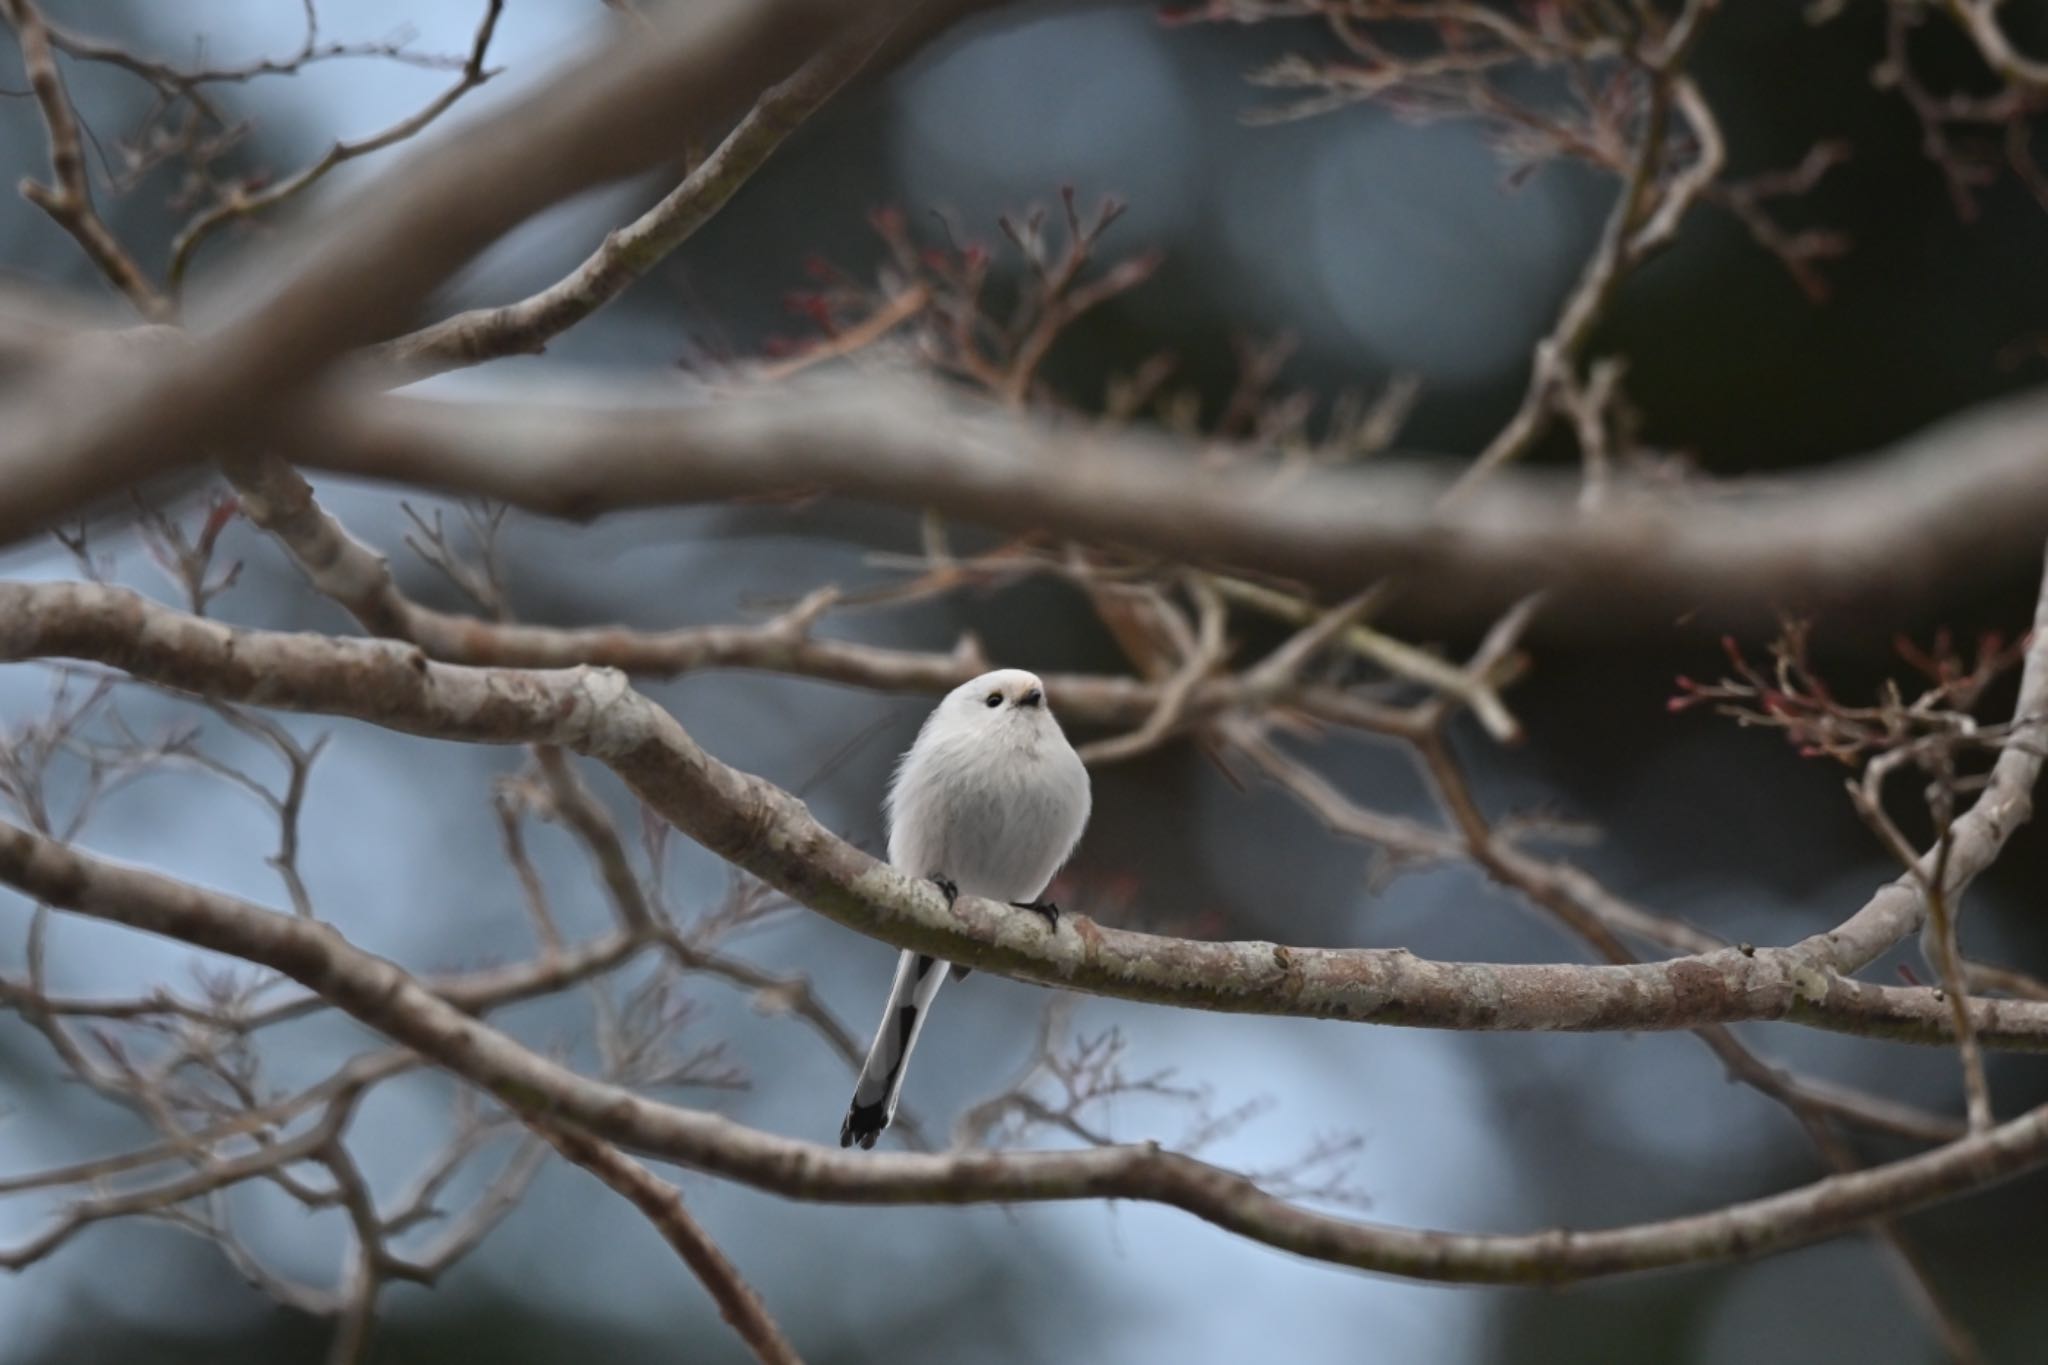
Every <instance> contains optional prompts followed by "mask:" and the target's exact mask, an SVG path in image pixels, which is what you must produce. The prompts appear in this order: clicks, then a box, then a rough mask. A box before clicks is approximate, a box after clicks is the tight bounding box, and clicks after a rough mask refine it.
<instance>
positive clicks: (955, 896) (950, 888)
mask: <svg viewBox="0 0 2048 1365" xmlns="http://www.w3.org/2000/svg"><path fill="white" fill-rule="evenodd" d="M932 885H933V886H936V887H937V888H939V894H940V895H941V896H944V897H945V898H946V908H947V909H948V910H951V909H952V908H953V902H954V901H956V900H959V899H960V888H959V887H958V886H955V885H954V884H953V883H952V882H950V881H948V880H947V879H946V878H944V877H934V878H932Z"/></svg>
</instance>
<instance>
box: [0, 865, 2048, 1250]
mask: <svg viewBox="0 0 2048 1365" xmlns="http://www.w3.org/2000/svg"><path fill="white" fill-rule="evenodd" d="M0 877H4V879H5V880H6V881H7V882H9V883H10V884H12V885H14V886H16V887H17V888H19V889H20V890H22V891H24V892H25V893H27V894H29V895H31V896H35V897H37V898H39V899H42V900H44V901H47V902H48V903H50V904H52V905H55V906H58V907H60V908H63V909H66V910H71V911H74V912H77V913H81V914H86V915H91V916H94V917H96V918H99V919H103V920H108V921H111V922H114V923H119V924H125V925H128V926H129V927H131V928H135V929H140V930H143V931H145V932H149V933H156V934H163V935H165V936H167V937H171V938H175V939H179V940H181V941H183V942H187V943H192V944H195V945H198V946H200V947H205V948H211V949H215V950H217V951H220V952H225V953H230V954H233V955H234V956H237V957H240V958H243V959H245V960H247V961H251V962H256V963H259V964H261V965H264V966H267V967H270V968H272V969H274V970H276V971H279V972H282V973H284V974H285V975H287V976H290V977H292V978H293V979H295V980H297V981H299V982H301V983H302V984H304V985H306V986H307V987H308V988H310V989H312V990H314V991H317V992H319V993H320V994H321V995H322V996H324V997H325V998H326V999H328V1000H330V1001H331V1002H332V1003H333V1004H334V1005H336V1006H337V1007H338V1008H340V1009H342V1010H345V1011H347V1012H348V1013H349V1014H351V1015H353V1016H354V1017H356V1018H357V1019H359V1020H361V1021H362V1022H363V1023H365V1024H367V1025H369V1026H370V1027H372V1028H374V1029H377V1030H378V1031H380V1032H382V1033H384V1034H386V1035H388V1036H389V1037H391V1038H392V1039H394V1040H395V1041H397V1042H399V1043H402V1044H404V1045H405V1046H407V1047H409V1048H412V1049H413V1050H415V1051H417V1052H418V1053H420V1054H421V1055H422V1056H425V1057H427V1058H429V1059H431V1060H432V1061H433V1062H435V1063H436V1064H437V1065H439V1066H441V1067H443V1068H445V1069H447V1070H448V1071H450V1072H452V1073H453V1074H455V1075H457V1076H460V1077H462V1078H464V1079H465V1080H468V1081H470V1082H471V1083H472V1084H475V1085H477V1086H480V1087H482V1088H483V1089H485V1090H487V1091H488V1092H489V1093H491V1094H492V1095H494V1096H496V1097H497V1098H498V1099H499V1100H500V1101H501V1102H503V1103H504V1104H506V1105H507V1106H509V1107H511V1108H513V1109H515V1110H517V1111H518V1112H520V1113H522V1114H525V1115H528V1116H531V1117H533V1118H537V1119H539V1120H541V1121H544V1122H552V1123H567V1124H572V1125H575V1126H576V1127H578V1128H581V1129H583V1130H586V1131H587V1132H589V1133H591V1134H593V1135H595V1136H597V1137H599V1138H602V1139H604V1140H606V1141H608V1142H613V1143H616V1144H618V1145H620V1146H622V1147H626V1148H628V1149H631V1150H634V1151H638V1152H643V1153H647V1154H650V1155H654V1156H659V1157H661V1158H663V1159H666V1160H671V1161H676V1162H680V1163H682V1164H684V1165H687V1166H692V1167H695V1168H697V1169H699V1170H703V1171H707V1172H710V1173H711V1174H714V1175H720V1176H724V1177H726V1178H729V1179H732V1180H736V1181H739V1182H741V1183H743V1184H747V1185H751V1186H754V1187H756V1188H759V1189H764V1190H768V1191H771V1192H773V1193H777V1194H780V1195H784V1196H787V1197H790V1198H797V1199H807V1200H819V1201H829V1202H835V1203H859V1204H908V1203H931V1204H980V1203H1005V1204H1007V1203H1039V1202H1046V1201H1056V1200H1072V1199H1142V1200H1146V1201H1149V1202H1153V1203H1160V1204H1166V1205H1170V1206H1173V1207H1175V1208H1180V1209H1183V1210H1185V1211H1186V1212H1188V1213H1192V1214H1194V1215H1195V1216H1196V1217H1198V1218H1202V1219H1204V1220H1206V1221H1208V1222H1211V1223H1214V1224H1216V1225H1217V1226H1219V1227H1222V1228H1225V1229H1226V1230H1229V1231H1232V1232H1235V1233H1238V1234H1239V1235H1241V1236H1244V1237H1248V1238H1250V1239H1252V1240H1255V1241H1259V1242H1263V1243H1265V1244H1267V1245H1269V1246H1274V1247H1278V1248H1280V1249H1282V1250H1285V1251H1291V1252H1294V1253H1295V1254H1297V1255H1301V1256H1306V1257H1309V1258H1312V1259H1315V1260H1322V1261H1329V1262H1333V1263H1336V1264H1340V1265H1347V1266H1353V1267H1356V1268H1358V1269H1362V1270H1371V1271H1377V1272H1379V1273H1383V1274H1389V1275H1401V1276H1407V1277H1411V1278H1417V1279H1427V1280H1438V1281H1447V1282H1459V1283H1493V1284H1499V1283H1552V1284H1557V1283H1568V1282H1573V1281H1578V1280H1585V1279H1590V1278H1595V1277H1598V1276H1603V1275H1613V1274H1620V1273H1624V1272H1629V1271H1642V1270H1651V1269H1657V1268H1661V1267H1668V1266H1677V1265H1692V1264H1703V1263H1707V1262H1711V1261H1719V1260H1728V1259H1734V1258H1738V1257H1748V1256H1757V1255H1762V1254H1764V1253H1766V1252H1770V1251H1776V1250H1782V1249H1785V1248H1788V1247H1792V1246H1797V1245H1801V1244H1803V1243H1806V1242H1811V1241H1814V1240H1816V1239H1818V1238H1822V1237H1827V1236H1830V1235H1833V1234H1835V1233H1839V1232H1843V1231H1846V1230H1848V1229H1851V1228H1854V1227H1858V1226H1860V1225H1862V1224H1863V1223H1866V1222H1868V1221H1869V1220H1871V1219H1873V1218H1877V1217H1886V1216H1895V1215H1898V1214H1901V1213H1906V1212H1910V1211H1912V1210H1913V1209H1916V1208H1921V1207H1924V1206H1926V1205H1928V1204H1931V1203H1934V1202H1936V1201H1938V1200H1941V1199H1943V1198H1947V1197H1950V1196H1953V1195H1956V1194H1960V1193H1962V1192H1965V1191H1969V1190H1976V1189H1982V1188H1985V1187H1987V1186H1989V1185H1991V1184H1994V1183H1996V1182H1998V1181H2001V1180H2004V1179H2008V1178H2010V1177H2012V1176H2014V1175H2017V1174H2019V1173H2021V1172H2023V1171H2027V1170H2031V1169H2034V1168H2036V1167H2039V1166H2040V1165H2042V1164H2044V1163H2048V1107H2043V1108H2040V1109H2035V1110H2033V1111H2030V1112H2029V1113H2027V1114H2025V1115H2023V1116H2021V1117H2019V1118H2017V1119H2014V1120H2012V1121H2011V1122H2008V1123H2005V1124H2001V1125H1999V1126H1998V1127H1996V1128H1993V1129H1990V1130H1989V1131H1987V1132H1983V1133H1978V1134H1973V1135H1971V1136H1969V1137H1967V1138H1964V1139H1962V1140H1960V1141H1957V1142H1954V1143H1951V1144H1949V1145H1948V1146H1946V1147H1941V1148H1938V1149H1936V1150H1934V1151H1931V1152H1927V1153H1923V1154H1921V1155H1918V1156H1914V1157H1909V1158H1906V1159H1904V1160H1901V1161H1897V1162H1893V1163H1891V1164H1889V1165H1885V1166H1877V1167H1871V1168H1869V1169H1866V1170H1862V1171H1858V1172H1855V1173H1853V1174H1847V1175H1836V1176H1831V1177H1829V1178H1827V1179H1824V1180H1820V1181H1817V1182H1815V1183H1813V1184H1811V1185H1806V1186H1802V1187H1800V1188H1798V1189H1794V1190H1790V1191H1786V1192H1785V1193H1782V1194H1776V1195H1771V1196H1768V1197H1766V1198H1763V1199H1757V1200H1751V1201H1747V1202H1744V1203H1739V1204H1733V1205H1730V1206H1728V1207H1725V1208H1722V1209H1718V1210H1715V1211H1713V1212H1710V1213H1702V1214H1696V1215H1692V1216H1689V1217H1684V1218H1677V1219H1671V1220H1668V1221H1665V1222H1659V1223H1645V1224H1639V1225H1634V1226H1630V1227H1621V1228H1614V1229H1609V1230H1605V1231H1598V1232H1574V1231H1567V1230H1563V1229H1557V1230H1553V1231H1549V1232H1542V1233H1534V1234H1513V1235H1491V1234H1474V1233H1453V1232H1439V1231H1429V1230H1417V1229H1409V1228H1400V1227H1391V1226H1387V1225H1384V1224H1376V1223H1367V1222H1360V1221H1353V1220H1350V1219H1344V1218H1337V1217H1333V1216H1330V1215H1327V1214H1320V1213H1315V1212H1312V1211H1310V1210H1307V1209H1303V1208H1298V1207H1296V1206H1294V1205H1291V1204H1289V1203H1287V1202H1286V1201H1285V1200H1281V1199H1278V1198H1275V1197H1274V1196H1272V1195H1269V1194H1267V1193H1266V1192H1264V1191H1263V1190H1261V1189H1259V1188H1258V1187H1257V1186H1256V1185H1255V1184H1254V1183H1253V1182H1251V1181H1250V1180H1247V1179H1245V1178H1244V1177H1242V1176H1239V1175H1235V1174H1233V1173H1231V1172H1229V1171H1225V1170H1223V1169H1221V1168H1219V1167H1216V1166H1212V1165H1209V1164H1208V1163H1206V1162H1202V1161H1198V1160H1195V1159H1194V1158H1192V1157H1186V1156H1181V1155H1177V1154H1173V1153H1168V1152H1164V1151H1162V1150H1160V1148H1159V1147H1158V1146H1157V1145H1156V1144H1151V1143H1148V1144H1144V1145H1141V1146H1120V1147H1101V1148H1089V1149H1085V1150H1080V1151H1061V1152H985V1151H960V1152H953V1153H947V1154H943V1155H932V1156H926V1155H898V1154H894V1153H890V1154H885V1155H879V1156H877V1155H873V1154H862V1155H860V1156H851V1155H847V1154H845V1153H842V1152H839V1151H837V1150H835V1149H832V1148H827V1147H820V1146H817V1145H814V1144H811V1143H806V1142H799V1141H794V1140H791V1139H788V1138H783V1137H778V1136H775V1135H773V1134H769V1133H764V1132H760V1131H757V1130H754V1129H750V1128H746V1127H744V1126H742V1125H740V1124H736V1123H733V1122H731V1121H730V1120H728V1119H725V1118H722V1117H719V1116H717V1115H713V1114H706V1113H701V1112H697V1111H693V1110H687V1109H680V1108H677V1107H674V1106H671V1105H665V1104H657V1103H654V1102H651V1101H648V1100H645V1099H642V1098H640V1097H639V1096H637V1095H634V1094H633V1093H632V1092H630V1091H627V1090H623V1089H620V1088H619V1087H617V1086H613V1085H608V1084H605V1083H604V1082H601V1081H595V1080H591V1079H589V1078H587V1077H584V1076H581V1075H578V1074H577V1073H575V1072H573V1071H570V1070H568V1069H567V1068H565V1067H562V1066H560V1065H558V1064H557V1063H555V1062H552V1061H550V1060H548V1059H547V1058H545V1057H543V1056H540V1055H539V1054H537V1053H535V1052H532V1051H530V1050H529V1049H527V1048H525V1047H523V1046H521V1045H520V1044H519V1043H517V1042H515V1041H514V1040H513V1039H511V1038H509V1037H507V1036H506V1035H505V1034H503V1033H500V1032H498V1031H497V1030H495V1029H493V1028H491V1027H489V1026H488V1025H486V1024H484V1023H483V1022H481V1021H479V1020H477V1019H475V1018H473V1017H471V1016H469V1015H466V1014H464V1013H462V1012H461V1011H460V1010H458V1009H456V1008H455V1007H454V1006H452V1005H450V1004H448V1003H447V1002H446V1001H444V1000H442V999H440V998H439V997H437V996H436V995H434V994H433V993H432V992H431V991H429V990H427V989H426V988H425V987H424V986H422V985H421V984H420V983H419V982H418V981H416V980H414V979H413V978H412V977H411V976H410V975H409V974H407V973H406V972H405V971H403V970H402V969H401V968H399V967H398V966H396V965H395V964H393V963H391V962H389V961H386V960H385V959H383V958H380V957H376V956H374V955H373V954H370V953H366V952H364V951H363V950H361V949H359V948H356V947H354V946H353V945H351V944H350V943H348V942H347V940H345V939H343V938H342V937H341V935H340V934H338V933H336V932H335V931H334V930H333V929H332V928H331V927H329V926H327V925H325V924H323V923H320V922H319V921H314V920H305V919H301V918H298V917H296V916H291V915H284V914H279V913H277V912H275V911H270V910H265V909H262V908H260V907H257V906H254V905H251V904H248V903H247V902H243V901H239V900H236V899H234V898H232V897H229V896H224V895H221V894H218V893H216V892H211V891H206V890H202V889H200V888H198V887H194V886H188V885H186V884H184V883H180V882H177V881H173V880H171V879H170V878H166V877H162V876H159V875H157V874H155V873H151V872H145V871H142V870H139V869H135V868H128V867H122V866H120V865H118V864H115V863H110V862H106V861H104V860H101V859H97V858H92V857H89V856H87V855H84V854H81V853H78V852H76V851H74V850H72V849H68V848H66V847H64V846H63V845H60V844H58V843H56V842H55V841H52V840H49V839H45V838H43V837H41V836H40V835H36V834H32V833H30V832H29V831H26V830H21V829H16V828H13V827H11V826H6V825H0Z"/></svg>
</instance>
